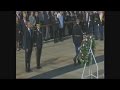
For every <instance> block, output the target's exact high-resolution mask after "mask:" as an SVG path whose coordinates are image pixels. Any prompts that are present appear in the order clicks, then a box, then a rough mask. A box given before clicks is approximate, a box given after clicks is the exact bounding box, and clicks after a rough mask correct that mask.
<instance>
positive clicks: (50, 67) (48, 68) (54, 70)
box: [16, 38, 104, 79]
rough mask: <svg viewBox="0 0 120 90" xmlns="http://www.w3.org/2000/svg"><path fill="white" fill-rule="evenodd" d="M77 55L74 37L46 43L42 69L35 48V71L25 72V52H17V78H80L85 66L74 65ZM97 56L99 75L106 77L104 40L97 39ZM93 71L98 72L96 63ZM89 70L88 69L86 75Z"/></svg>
mask: <svg viewBox="0 0 120 90" xmlns="http://www.w3.org/2000/svg"><path fill="white" fill-rule="evenodd" d="M74 56H75V50H74V44H73V42H72V38H69V39H66V40H64V41H63V42H58V43H55V44H54V42H49V43H44V45H43V50H42V56H41V66H42V68H41V69H36V57H35V49H34V48H33V52H32V56H31V69H32V70H33V72H30V73H26V72H25V52H24V51H23V50H21V51H17V52H16V78H21V79H24V78H31V79H41V78H42V79H43V78H45V79H80V78H81V74H82V70H83V67H81V66H80V65H77V66H74V65H73V57H74ZM95 56H96V58H97V62H98V66H99V76H100V78H104V41H99V40H97V41H96V55H95ZM92 67H93V73H94V74H96V68H95V65H94V64H93V65H92ZM87 71H88V70H86V73H85V74H86V75H87V73H88V72H87Z"/></svg>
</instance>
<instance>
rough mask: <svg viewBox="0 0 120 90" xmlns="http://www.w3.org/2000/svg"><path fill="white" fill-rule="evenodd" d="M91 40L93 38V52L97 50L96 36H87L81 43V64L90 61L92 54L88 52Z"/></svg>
mask: <svg viewBox="0 0 120 90" xmlns="http://www.w3.org/2000/svg"><path fill="white" fill-rule="evenodd" d="M91 40H92V50H93V54H94V52H95V46H96V45H95V39H94V37H91V38H90V36H89V37H87V38H86V39H85V40H84V41H83V42H82V44H81V52H80V56H79V59H80V62H81V64H84V63H86V62H87V63H90V56H89V54H88V52H89V48H90V44H91Z"/></svg>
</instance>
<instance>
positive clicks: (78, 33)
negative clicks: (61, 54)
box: [72, 19, 83, 64]
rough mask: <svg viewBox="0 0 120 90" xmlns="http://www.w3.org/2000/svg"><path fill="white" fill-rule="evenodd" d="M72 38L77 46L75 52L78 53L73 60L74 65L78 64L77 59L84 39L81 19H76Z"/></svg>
mask: <svg viewBox="0 0 120 90" xmlns="http://www.w3.org/2000/svg"><path fill="white" fill-rule="evenodd" d="M72 38H73V43H74V45H75V51H76V55H75V57H74V59H73V60H74V64H76V57H77V55H78V54H79V47H80V45H81V42H82V39H83V31H82V27H81V25H79V19H76V23H75V24H74V26H73V31H72ZM78 63H80V61H79V60H78Z"/></svg>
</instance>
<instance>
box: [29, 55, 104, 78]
mask: <svg viewBox="0 0 120 90" xmlns="http://www.w3.org/2000/svg"><path fill="white" fill-rule="evenodd" d="M96 60H97V63H99V62H102V61H104V55H101V56H97V57H96ZM93 64H94V63H93ZM82 67H83V66H80V65H77V66H74V64H70V65H67V66H64V67H61V68H57V69H54V70H51V71H48V72H45V73H43V74H39V75H36V76H33V77H31V78H30V79H51V78H53V77H56V76H58V75H62V74H64V73H67V72H71V71H74V70H77V69H80V68H82Z"/></svg>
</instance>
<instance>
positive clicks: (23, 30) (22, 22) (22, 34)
mask: <svg viewBox="0 0 120 90" xmlns="http://www.w3.org/2000/svg"><path fill="white" fill-rule="evenodd" d="M20 23H21V40H22V42H21V43H22V48H23V49H24V42H25V41H24V40H25V39H24V35H25V31H26V29H27V27H26V24H27V19H26V14H25V13H23V19H22V20H21V22H20Z"/></svg>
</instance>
